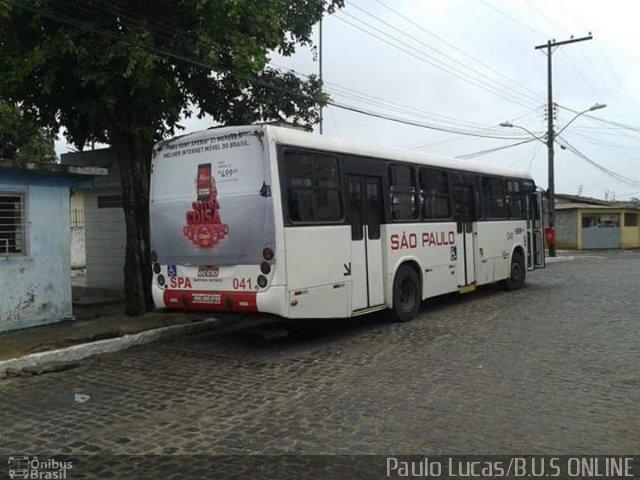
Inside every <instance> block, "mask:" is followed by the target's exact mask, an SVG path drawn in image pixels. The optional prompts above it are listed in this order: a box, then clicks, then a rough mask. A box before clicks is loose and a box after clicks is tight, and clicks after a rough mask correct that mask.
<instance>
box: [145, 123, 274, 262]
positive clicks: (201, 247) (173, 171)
mask: <svg viewBox="0 0 640 480" xmlns="http://www.w3.org/2000/svg"><path fill="white" fill-rule="evenodd" d="M270 185H271V175H270V172H269V166H268V162H267V158H266V154H265V149H264V147H263V145H262V139H261V138H260V136H259V135H258V134H257V133H256V132H255V131H253V130H249V131H246V132H239V131H238V130H237V129H234V130H232V131H230V130H229V129H220V130H216V131H205V132H199V133H196V134H193V135H188V136H185V137H179V138H176V139H173V140H170V141H168V142H165V143H162V144H160V145H159V146H158V147H156V149H155V152H154V160H153V171H152V176H151V207H150V215H151V218H150V223H151V248H152V250H153V251H155V252H156V253H157V255H158V261H159V262H160V263H162V264H181V265H197V266H200V265H242V264H245V265H246V264H256V263H260V260H261V252H262V249H263V248H264V247H266V246H270V247H272V248H273V247H274V244H275V234H274V225H273V205H272V198H271V196H270V188H269V186H270Z"/></svg>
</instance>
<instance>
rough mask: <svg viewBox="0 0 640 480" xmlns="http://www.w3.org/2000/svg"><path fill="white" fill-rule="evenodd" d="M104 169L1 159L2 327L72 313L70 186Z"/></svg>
mask: <svg viewBox="0 0 640 480" xmlns="http://www.w3.org/2000/svg"><path fill="white" fill-rule="evenodd" d="M106 173H107V170H105V169H103V168H95V167H73V166H62V165H58V164H27V165H17V164H14V163H12V162H8V161H3V160H0V332H2V331H7V330H14V329H18V328H25V327H32V326H35V325H42V324H47V323H54V322H58V321H61V320H66V319H72V318H73V317H72V311H71V247H70V189H71V188H91V187H92V184H93V179H94V177H96V176H101V175H106Z"/></svg>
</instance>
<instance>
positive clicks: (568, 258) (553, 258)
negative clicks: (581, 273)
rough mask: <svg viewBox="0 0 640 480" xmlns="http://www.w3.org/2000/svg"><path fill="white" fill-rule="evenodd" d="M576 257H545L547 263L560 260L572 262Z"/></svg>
mask: <svg viewBox="0 0 640 480" xmlns="http://www.w3.org/2000/svg"><path fill="white" fill-rule="evenodd" d="M575 259H576V257H573V256H570V257H547V258H545V259H544V261H545V263H560V262H572V261H574V260H575Z"/></svg>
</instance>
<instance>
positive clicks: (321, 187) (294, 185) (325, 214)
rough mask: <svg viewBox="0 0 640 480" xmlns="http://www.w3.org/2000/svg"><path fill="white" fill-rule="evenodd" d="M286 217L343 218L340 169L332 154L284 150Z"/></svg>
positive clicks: (307, 219) (306, 219) (303, 220)
mask: <svg viewBox="0 0 640 480" xmlns="http://www.w3.org/2000/svg"><path fill="white" fill-rule="evenodd" d="M284 170H285V179H286V180H285V182H286V188H287V207H288V211H289V219H290V220H291V221H292V222H301V223H311V222H317V223H327V222H337V221H339V220H341V219H342V196H341V193H340V170H339V168H338V159H337V158H336V157H334V156H331V155H325V154H311V153H301V152H287V153H286V154H285V156H284Z"/></svg>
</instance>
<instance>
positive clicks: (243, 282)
mask: <svg viewBox="0 0 640 480" xmlns="http://www.w3.org/2000/svg"><path fill="white" fill-rule="evenodd" d="M232 284H233V289H234V290H246V289H249V290H251V279H250V278H234V279H233V281H232Z"/></svg>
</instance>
